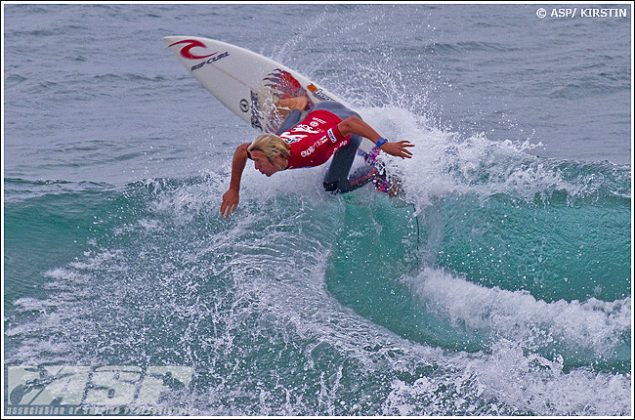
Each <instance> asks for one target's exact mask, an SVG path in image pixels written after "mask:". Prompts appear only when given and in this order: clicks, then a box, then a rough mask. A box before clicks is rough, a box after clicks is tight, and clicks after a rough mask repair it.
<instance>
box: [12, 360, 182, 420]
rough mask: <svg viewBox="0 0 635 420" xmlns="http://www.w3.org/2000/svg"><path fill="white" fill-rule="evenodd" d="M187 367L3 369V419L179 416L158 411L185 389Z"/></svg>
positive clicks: (174, 412) (35, 367)
mask: <svg viewBox="0 0 635 420" xmlns="http://www.w3.org/2000/svg"><path fill="white" fill-rule="evenodd" d="M193 373H194V369H193V368H191V367H188V366H147V367H139V366H15V367H8V368H7V370H6V374H7V377H6V379H7V382H6V383H7V394H6V400H5V415H75V414H101V415H103V414H137V415H163V414H178V413H177V412H176V409H173V408H165V409H161V408H159V404H160V403H161V402H162V400H163V399H164V398H165V397H166V396H167V395H168V394H170V393H173V392H175V391H178V390H181V389H185V388H187V387H189V385H190V382H191V380H192V376H193Z"/></svg>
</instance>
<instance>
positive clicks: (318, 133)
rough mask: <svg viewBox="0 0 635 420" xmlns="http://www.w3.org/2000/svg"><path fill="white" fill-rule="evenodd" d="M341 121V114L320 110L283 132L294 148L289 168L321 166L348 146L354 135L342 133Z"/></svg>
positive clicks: (281, 135)
mask: <svg viewBox="0 0 635 420" xmlns="http://www.w3.org/2000/svg"><path fill="white" fill-rule="evenodd" d="M341 122H342V120H341V119H340V118H339V117H338V116H337V115H335V114H333V113H331V112H329V111H325V110H322V109H320V110H317V111H313V112H311V113H309V115H307V116H306V118H305V119H304V120H302V121H300V122H299V123H298V124H296V125H294V126H293V127H291V128H290V129H289V130H287V131H285V132H284V133H282V134H280V137H281V138H282V139H283V140H284V141H285V142H286V143H287V144H288V145H289V147H290V148H291V155H290V156H289V166H288V169H296V168H307V167H311V166H319V165H321V164H323V163H325V162H326V161H327V160H329V158H330V157H331V156H333V154H334V153H335V152H337V151H338V150H339V148H340V147H344V146H346V145H347V144H348V142H349V140H350V139H351V136H350V135H348V136H346V137H345V136H343V135H342V133H340V130H339V129H338V128H337V125H338V124H339V123H341Z"/></svg>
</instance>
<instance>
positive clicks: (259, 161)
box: [220, 96, 414, 217]
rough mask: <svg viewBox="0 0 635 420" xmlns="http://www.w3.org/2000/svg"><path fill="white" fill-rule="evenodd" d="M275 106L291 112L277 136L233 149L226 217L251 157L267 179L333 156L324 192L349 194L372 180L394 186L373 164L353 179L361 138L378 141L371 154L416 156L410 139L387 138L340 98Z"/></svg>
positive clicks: (299, 100)
mask: <svg viewBox="0 0 635 420" xmlns="http://www.w3.org/2000/svg"><path fill="white" fill-rule="evenodd" d="M276 105H277V106H278V108H279V109H280V110H282V111H283V112H286V113H287V116H286V119H285V120H284V122H283V123H282V125H281V126H280V128H279V129H278V130H277V132H276V134H275V135H274V134H263V135H261V136H258V137H257V138H256V139H255V140H254V141H252V142H251V143H243V144H241V145H239V146H238V147H237V148H236V151H235V152H234V157H233V159H232V174H231V180H230V184H229V189H228V190H227V192H225V194H223V201H222V204H221V207H220V212H221V214H222V215H223V216H225V217H227V216H229V215H230V214H231V213H232V212H233V211H234V210H235V209H236V207H237V206H238V200H239V190H240V178H241V176H242V173H243V170H244V169H245V165H246V163H247V159H251V160H252V161H253V162H254V167H255V168H256V169H257V170H258V171H260V172H261V173H262V174H264V175H266V176H268V177H269V176H271V175H273V174H275V173H276V172H280V171H284V170H287V169H296V168H307V167H313V166H319V165H322V164H324V163H326V162H327V161H328V160H329V159H330V158H331V156H333V161H332V162H331V165H330V167H329V169H328V171H327V173H326V176H325V177H324V189H325V190H326V191H330V192H333V193H346V192H349V191H353V190H355V189H357V188H359V187H361V186H363V185H365V184H366V183H368V182H369V181H373V182H374V183H375V185H376V186H379V185H382V186H384V187H383V189H382V191H385V192H388V193H389V194H390V193H391V192H392V191H391V190H390V187H385V185H386V182H385V181H386V180H385V179H383V180H382V179H381V177H382V176H383V177H385V174H383V173H380V171H378V170H377V168H375V167H374V166H364V167H361V168H360V169H359V170H357V171H356V172H355V173H354V174H353V175H352V176H351V177H350V178H349V172H350V170H351V166H352V164H353V160H354V159H355V154H356V152H357V148H358V147H359V145H360V143H361V142H362V137H365V138H367V139H369V140H370V141H372V142H373V143H375V147H374V148H373V151H372V152H371V154H372V153H375V155H376V154H377V153H378V151H379V150H381V151H383V152H385V153H388V154H389V155H392V156H396V157H400V158H402V159H404V158H411V157H412V152H410V150H408V148H410V147H413V146H414V144H412V143H410V142H409V141H406V140H402V141H399V142H389V141H388V140H386V139H385V138H383V137H381V136H380V135H379V134H378V133H377V132H376V131H375V130H374V129H373V128H372V127H371V126H370V125H368V124H367V123H366V122H364V121H363V120H362V119H361V117H360V116H359V115H358V114H356V113H355V112H353V111H351V110H350V109H348V108H346V107H345V106H344V105H342V104H340V103H338V102H327V101H324V102H320V103H318V104H317V105H313V103H312V102H311V100H310V99H309V98H308V97H307V96H301V97H297V98H288V99H283V100H280V101H278V102H277V103H276ZM307 112H308V114H307ZM303 115H306V116H305V117H304V118H302V116H303ZM378 189H379V188H378Z"/></svg>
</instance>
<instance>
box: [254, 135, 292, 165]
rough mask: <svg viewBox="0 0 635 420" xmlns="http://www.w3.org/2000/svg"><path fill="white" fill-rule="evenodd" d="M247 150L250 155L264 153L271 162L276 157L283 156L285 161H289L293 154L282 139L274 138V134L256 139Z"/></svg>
mask: <svg viewBox="0 0 635 420" xmlns="http://www.w3.org/2000/svg"><path fill="white" fill-rule="evenodd" d="M247 150H248V151H249V153H251V152H253V151H254V150H258V151H260V152H262V153H264V154H265V156H267V158H268V159H269V160H272V159H273V158H274V157H276V156H281V157H283V158H284V159H285V160H289V155H290V154H291V148H290V147H289V145H288V144H287V143H286V142H285V141H284V140H283V139H282V138H280V137H278V136H274V135H273V134H263V135H260V136H258V137H256V139H255V140H254V141H252V142H251V144H250V145H249V147H248V148H247Z"/></svg>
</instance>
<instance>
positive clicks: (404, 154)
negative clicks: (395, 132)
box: [380, 140, 415, 159]
mask: <svg viewBox="0 0 635 420" xmlns="http://www.w3.org/2000/svg"><path fill="white" fill-rule="evenodd" d="M414 146H415V145H414V144H412V143H410V142H409V141H408V140H402V141H389V142H388V143H384V145H383V146H381V147H380V150H383V151H384V152H386V153H388V154H389V155H391V156H397V157H400V158H402V159H403V158H408V159H410V158H411V157H412V152H411V151H410V150H408V148H409V147H414Z"/></svg>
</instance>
